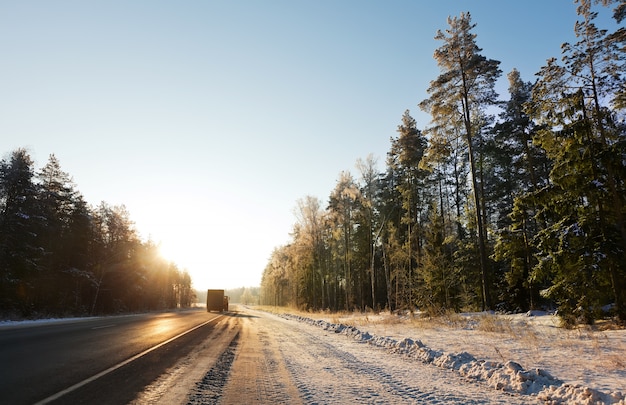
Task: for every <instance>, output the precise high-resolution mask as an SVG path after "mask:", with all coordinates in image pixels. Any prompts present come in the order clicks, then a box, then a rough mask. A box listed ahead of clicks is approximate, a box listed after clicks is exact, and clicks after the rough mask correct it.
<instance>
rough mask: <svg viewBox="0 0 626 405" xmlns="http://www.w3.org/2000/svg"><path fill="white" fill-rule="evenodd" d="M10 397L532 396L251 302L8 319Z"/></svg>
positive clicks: (90, 400)
mask: <svg viewBox="0 0 626 405" xmlns="http://www.w3.org/2000/svg"><path fill="white" fill-rule="evenodd" d="M0 364H1V365H2V368H1V370H0V403H1V404H18V405H19V404H33V403H35V404H48V403H52V404H94V403H97V404H131V405H145V404H167V405H171V404H185V405H200V404H203V405H204V404H226V405H229V404H244V403H246V404H251V403H254V404H276V403H288V404H335V403H369V404H379V403H381V404H382V403H406V404H418V403H419V404H527V403H530V402H534V398H530V397H527V396H526V397H524V396H519V395H514V394H510V393H509V394H507V393H503V392H502V391H496V390H493V389H491V388H488V387H486V386H485V385H482V384H481V383H479V382H477V381H472V380H468V379H465V378H462V377H461V376H460V375H459V374H458V373H455V372H453V371H451V370H447V369H442V368H439V367H436V366H433V365H429V364H424V363H422V362H419V361H415V360H413V359H409V358H407V357H405V356H402V355H397V354H394V353H390V352H387V351H385V350H381V349H378V348H376V347H373V346H371V345H368V344H366V343H362V342H359V341H356V340H354V339H351V338H348V337H346V336H345V335H340V334H337V333H332V332H328V331H325V330H323V329H320V328H318V327H315V326H311V325H308V324H306V323H302V322H298V321H295V320H293V319H285V318H283V317H280V316H277V315H272V314H268V313H265V312H261V311H256V310H253V309H249V308H245V307H234V308H233V310H231V311H229V312H226V313H224V314H215V313H212V314H207V313H206V312H204V311H183V312H176V313H163V314H152V315H136V316H125V317H110V318H99V319H89V320H80V321H71V322H63V323H60V324H51V325H40V326H32V327H19V328H14V327H9V328H7V327H0Z"/></svg>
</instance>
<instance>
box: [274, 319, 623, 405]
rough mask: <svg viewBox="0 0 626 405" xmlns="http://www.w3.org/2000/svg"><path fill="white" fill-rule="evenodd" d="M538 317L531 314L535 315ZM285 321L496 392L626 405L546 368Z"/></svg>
mask: <svg viewBox="0 0 626 405" xmlns="http://www.w3.org/2000/svg"><path fill="white" fill-rule="evenodd" d="M533 315H535V314H529V316H533ZM281 316H282V317H283V318H285V319H292V320H296V321H298V322H304V323H307V324H310V325H312V326H317V327H319V328H322V329H324V330H326V331H329V332H334V333H340V334H343V335H346V336H347V337H350V338H352V339H354V340H356V341H358V342H360V343H367V344H370V345H372V346H374V347H378V348H381V349H384V350H387V351H388V352H389V353H396V354H401V355H404V356H407V357H410V358H414V359H416V360H419V361H421V362H424V363H428V364H433V365H436V366H438V367H441V368H446V369H450V370H454V371H457V372H458V373H459V374H460V375H462V376H465V377H468V378H473V379H475V380H477V381H483V382H485V383H486V384H487V385H488V386H489V387H491V388H494V389H496V390H502V391H507V392H514V393H517V394H520V395H528V396H536V397H537V398H538V399H539V400H541V401H544V402H545V403H548V404H558V403H570V404H618V405H626V396H624V394H623V393H622V392H611V393H608V394H607V393H603V392H601V391H599V390H596V389H593V388H590V387H584V386H580V385H571V384H565V383H564V382H563V381H561V380H560V379H558V378H555V377H554V376H552V375H551V374H550V373H548V372H547V371H545V370H542V369H538V368H537V369H529V370H526V369H524V367H522V365H520V364H519V363H516V362H514V361H510V360H509V361H506V362H505V363H501V362H495V361H485V360H479V359H476V358H475V357H474V356H472V355H471V354H470V353H467V352H461V353H447V352H444V351H441V350H433V349H431V348H429V347H427V346H426V345H424V344H423V343H422V342H421V341H420V340H413V339H411V338H403V339H401V340H396V339H393V338H391V337H388V336H377V335H372V334H370V333H369V332H363V331H361V330H359V329H358V328H356V327H354V326H348V325H344V324H334V323H330V322H327V321H324V320H321V319H317V320H316V319H311V318H308V317H303V316H299V315H292V314H282V315H281Z"/></svg>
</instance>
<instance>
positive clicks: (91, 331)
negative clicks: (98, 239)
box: [0, 310, 221, 404]
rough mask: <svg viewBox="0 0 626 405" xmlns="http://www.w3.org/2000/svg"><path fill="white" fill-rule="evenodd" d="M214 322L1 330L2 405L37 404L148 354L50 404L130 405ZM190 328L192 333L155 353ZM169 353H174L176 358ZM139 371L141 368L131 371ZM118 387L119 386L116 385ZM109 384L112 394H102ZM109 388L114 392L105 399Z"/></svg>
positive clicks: (197, 318) (107, 320)
mask: <svg viewBox="0 0 626 405" xmlns="http://www.w3.org/2000/svg"><path fill="white" fill-rule="evenodd" d="M220 316H221V315H218V314H216V313H211V314H208V313H206V312H205V311H202V310H194V311H179V312H171V313H158V314H143V315H130V316H117V317H103V318H91V319H80V320H68V321H61V322H55V323H43V324H37V323H35V324H30V325H28V324H27V325H24V326H14V325H12V326H2V327H0V364H1V365H2V367H1V368H0V402H1V403H7V404H32V403H36V402H37V401H41V400H43V399H46V398H49V397H50V396H53V395H55V394H57V393H59V392H61V391H63V390H65V389H67V388H69V387H72V386H73V385H75V384H77V383H80V382H83V381H85V380H86V379H88V378H90V377H93V376H95V375H97V374H98V373H101V372H103V371H104V370H107V369H109V368H111V367H116V366H120V365H121V363H123V362H125V361H128V360H129V359H131V358H133V356H136V355H138V354H141V353H144V352H146V351H148V350H151V352H148V353H145V354H144V355H143V356H141V359H136V360H135V361H133V362H130V363H129V364H127V365H125V366H124V367H119V369H118V370H115V373H108V374H110V376H108V377H107V378H104V377H103V378H99V379H98V383H97V384H96V383H91V384H85V386H84V387H82V388H81V389H76V390H72V392H70V393H68V394H67V395H64V396H61V397H60V398H59V399H58V400H57V401H56V402H58V403H62V402H68V403H76V401H78V402H85V403H87V402H89V400H90V399H93V398H94V397H97V400H98V402H99V403H105V402H109V403H125V402H128V401H129V400H131V399H132V398H133V397H134V396H135V394H136V391H135V390H140V389H141V388H142V387H143V386H145V385H147V384H148V383H150V382H151V381H152V380H154V378H156V377H158V375H160V374H161V373H162V372H163V370H164V369H165V368H167V367H168V366H169V365H171V364H172V363H174V362H175V361H177V360H178V359H179V358H180V357H181V356H184V355H185V354H186V352H188V351H190V350H191V349H192V348H193V347H194V346H195V345H197V344H198V343H199V342H202V341H203V340H204V339H205V338H206V336H207V335H208V334H209V333H210V332H211V330H212V329H213V328H214V326H215V324H216V323H217V322H218V321H219V317H220ZM200 325H201V326H200ZM193 328H197V329H195V330H193V331H191V332H189V333H186V334H185V335H184V336H181V337H180V338H178V339H175V340H174V341H172V342H170V343H169V344H167V345H163V346H159V345H161V344H163V342H166V341H168V340H170V339H172V338H173V337H175V336H178V335H180V334H182V333H185V332H187V331H190V330H191V329H193ZM157 346H158V347H157ZM174 348H178V349H177V351H176V352H174V350H173V349H174ZM139 363H143V366H144V367H142V368H141V369H139V370H137V364H139ZM133 370H134V371H133ZM133 373H134V375H133ZM131 377H132V378H131ZM120 379H122V380H123V382H124V384H122V385H116V384H118V383H119V382H120ZM107 381H109V382H111V383H112V384H113V387H108V386H107V384H105V382H107ZM87 387H89V389H87ZM109 388H113V389H112V390H111V391H110V392H107V391H106V390H108V389H109ZM101 390H104V391H105V392H104V393H101V392H99V391H101ZM103 398H107V400H106V401H102V399H103Z"/></svg>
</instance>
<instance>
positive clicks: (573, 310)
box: [261, 0, 626, 325]
mask: <svg viewBox="0 0 626 405" xmlns="http://www.w3.org/2000/svg"><path fill="white" fill-rule="evenodd" d="M575 3H576V12H577V16H578V17H577V20H578V21H575V22H574V21H572V23H573V24H572V25H573V26H574V33H575V38H576V42H575V43H564V44H563V45H562V47H561V52H560V53H561V55H560V58H557V57H553V58H550V59H549V60H547V61H546V64H545V66H543V67H541V68H540V70H539V71H538V73H537V74H536V79H535V81H534V82H529V81H525V80H524V79H523V78H522V77H521V75H520V73H519V72H518V71H517V70H515V69H514V70H512V71H511V72H509V73H508V74H507V76H506V77H507V78H508V83H509V86H508V93H509V94H508V100H506V101H503V100H502V99H501V98H500V95H498V94H497V93H496V82H497V81H498V79H499V78H500V77H501V76H502V71H501V70H500V67H499V65H500V62H499V61H497V60H493V59H489V58H488V57H487V56H484V55H483V54H482V49H481V48H480V47H479V46H478V41H477V35H476V34H474V32H473V29H474V28H475V26H476V24H474V23H473V22H472V20H471V15H470V13H461V14H460V16H458V17H450V18H448V21H447V23H448V27H447V28H446V29H445V30H439V31H438V32H437V33H436V36H435V40H436V41H437V46H439V47H438V48H437V49H436V50H435V52H434V58H435V60H436V62H437V64H438V66H439V70H440V74H439V76H437V77H435V78H433V79H432V80H431V81H430V86H429V88H428V90H427V91H428V98H426V99H425V100H423V101H421V102H420V103H419V108H420V109H421V110H423V111H424V112H426V113H428V114H429V115H430V117H431V122H430V124H429V125H428V127H426V128H422V129H420V128H417V124H416V121H415V119H414V118H413V117H412V116H411V113H410V111H409V110H407V111H405V112H404V114H403V115H402V116H401V120H400V124H399V125H398V127H397V136H395V137H394V136H392V137H391V139H390V143H391V145H390V148H389V151H388V152H387V155H386V160H385V167H384V170H383V171H381V170H379V169H378V168H377V167H378V161H377V159H376V158H374V157H373V156H372V155H370V156H368V157H367V158H364V159H359V160H358V161H357V162H356V166H355V168H356V170H357V174H356V176H355V175H353V174H352V173H351V172H349V171H344V172H342V173H340V175H339V177H338V180H337V182H336V186H335V188H334V189H333V190H332V191H331V192H330V195H329V197H328V201H327V202H326V203H322V201H320V200H319V199H318V198H316V197H312V196H306V197H304V198H302V199H300V200H298V201H297V204H296V208H295V213H296V223H295V224H294V225H293V231H292V233H291V238H290V240H289V241H288V243H286V244H285V245H283V246H280V247H277V248H276V249H275V250H274V251H273V253H272V255H271V257H270V259H269V260H268V263H267V265H266V268H265V270H264V272H263V278H262V285H261V301H262V303H263V304H267V305H291V306H296V307H298V308H301V309H309V310H319V309H323V310H366V309H368V308H369V309H373V310H380V309H383V308H386V309H388V310H397V309H405V310H411V311H413V310H415V309H419V310H420V311H424V312H427V313H431V314H437V313H442V312H443V311H474V310H499V311H503V312H522V311H528V310H529V309H541V308H543V309H554V310H557V313H558V314H559V316H560V317H561V319H562V320H563V321H564V323H565V324H566V325H574V324H578V323H586V324H592V323H594V322H595V321H597V320H599V319H602V318H607V317H611V318H613V319H615V320H617V321H619V322H622V323H623V322H626V307H625V289H626V222H625V215H626V209H625V205H624V202H625V199H626V184H625V180H626V120H625V118H626V115H625V109H626V77H625V76H626V74H625V73H626V66H625V63H624V61H625V57H626V29H625V28H624V27H623V26H620V24H622V23H623V21H624V18H625V17H626V2H624V1H621V0H620V1H611V0H601V1H592V0H578V1H576V2H575ZM599 11H602V12H612V17H613V18H614V19H615V21H616V22H617V23H618V26H620V28H618V29H616V30H614V31H609V30H607V29H602V28H600V27H598V26H597V25H596V18H597V16H598V12H599ZM556 52H557V53H558V50H556ZM399 115H400V114H399Z"/></svg>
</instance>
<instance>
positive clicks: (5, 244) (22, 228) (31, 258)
mask: <svg viewBox="0 0 626 405" xmlns="http://www.w3.org/2000/svg"><path fill="white" fill-rule="evenodd" d="M38 192H39V191H38V187H37V185H36V184H35V183H34V168H33V161H32V159H31V157H30V155H29V154H28V152H27V151H26V150H25V149H17V150H15V151H14V152H13V153H12V154H11V157H10V159H9V160H8V161H6V160H2V161H1V162H0V272H1V273H0V296H1V298H0V306H1V307H0V309H5V310H13V309H17V310H20V311H21V312H22V314H24V315H29V314H30V313H31V312H32V311H33V310H35V302H36V291H35V285H34V281H35V280H36V278H37V277H38V275H39V271H40V270H41V260H42V258H43V257H42V256H43V255H42V249H41V246H40V245H39V239H38V237H37V234H38V231H39V230H40V229H41V223H40V219H41V216H40V215H39V209H38V201H37V199H38Z"/></svg>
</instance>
